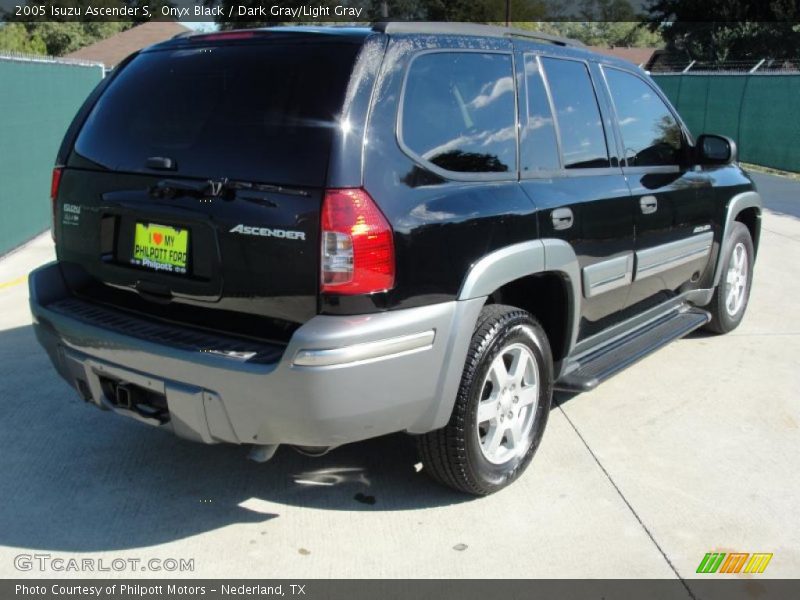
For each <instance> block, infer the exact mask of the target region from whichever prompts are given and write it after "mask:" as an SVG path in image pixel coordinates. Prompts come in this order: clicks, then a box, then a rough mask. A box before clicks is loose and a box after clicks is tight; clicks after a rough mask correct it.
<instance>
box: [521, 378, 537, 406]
mask: <svg viewBox="0 0 800 600" xmlns="http://www.w3.org/2000/svg"><path fill="white" fill-rule="evenodd" d="M517 397H518V398H519V403H518V405H519V406H528V405H529V404H533V403H534V402H536V399H537V398H538V397H539V386H538V385H536V384H535V383H534V384H533V385H526V386H525V387H524V388H522V389H521V390H520V391H519V392H518V393H517Z"/></svg>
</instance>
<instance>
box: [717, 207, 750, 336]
mask: <svg viewBox="0 0 800 600" xmlns="http://www.w3.org/2000/svg"><path fill="white" fill-rule="evenodd" d="M753 256H754V252H753V240H752V239H751V238H750V231H749V230H748V229H747V227H745V226H744V225H743V224H742V223H738V222H736V223H733V228H732V230H731V237H730V240H729V243H728V245H727V253H726V255H725V256H724V258H723V261H722V266H721V268H722V278H721V279H720V282H719V285H718V286H717V289H716V290H714V296H713V298H712V299H711V303H710V304H709V305H708V307H707V308H708V310H709V312H710V313H711V321H710V322H709V324H708V325H706V329H708V330H709V331H713V332H714V333H728V332H729V331H733V330H734V329H736V328H737V327H738V326H739V323H741V322H742V318H744V313H745V310H746V309H747V302H748V301H749V299H750V286H751V284H752V282H753Z"/></svg>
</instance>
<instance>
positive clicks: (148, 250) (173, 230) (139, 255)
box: [131, 223, 189, 274]
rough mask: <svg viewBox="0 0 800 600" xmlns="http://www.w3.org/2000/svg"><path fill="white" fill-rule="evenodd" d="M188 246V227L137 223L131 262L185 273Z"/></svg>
mask: <svg viewBox="0 0 800 600" xmlns="http://www.w3.org/2000/svg"><path fill="white" fill-rule="evenodd" d="M188 248H189V230H188V229H179V228H177V227H170V226H168V225H156V224H155V223H136V232H135V235H134V239H133V256H132V257H131V262H132V263H133V264H135V265H139V266H142V267H147V268H148V269H154V270H156V271H167V272H169V273H180V274H185V273H186V267H187V264H188V260H187V250H188Z"/></svg>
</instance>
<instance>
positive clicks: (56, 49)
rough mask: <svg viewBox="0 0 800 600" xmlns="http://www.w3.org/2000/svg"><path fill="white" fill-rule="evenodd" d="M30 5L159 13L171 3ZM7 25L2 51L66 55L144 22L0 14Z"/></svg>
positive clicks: (107, 0) (110, 0)
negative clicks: (146, 9) (139, 8)
mask: <svg viewBox="0 0 800 600" xmlns="http://www.w3.org/2000/svg"><path fill="white" fill-rule="evenodd" d="M27 4H29V5H31V6H33V5H37V6H64V7H66V6H69V7H81V8H83V9H84V10H85V8H86V7H87V6H92V7H94V8H99V7H119V6H123V5H126V4H127V5H129V6H138V5H143V4H147V5H149V7H150V9H151V11H153V10H156V7H158V10H159V11H160V7H161V6H162V5H164V4H171V3H170V2H168V1H167V0H155V1H146V0H29V1H28V2H27ZM0 17H2V18H4V19H5V20H6V21H7V23H6V25H4V26H0V49H1V50H6V51H12V52H23V53H27V54H50V55H52V56H62V55H64V54H68V53H69V52H74V51H75V50H78V49H79V48H82V47H84V46H88V45H89V44H93V43H94V42H97V41H100V40H103V39H105V38H107V37H110V36H112V35H115V34H117V33H119V32H121V31H125V30H126V29H129V28H131V27H133V26H134V25H136V24H137V21H138V22H140V21H142V20H143V19H141V18H139V19H137V20H128V21H120V20H117V19H116V18H111V17H109V18H108V20H96V21H87V20H83V21H78V20H75V21H69V20H65V19H63V18H61V19H56V20H52V17H48V18H47V20H45V19H40V20H30V17H27V19H29V20H25V19H26V18H25V17H19V18H17V17H15V16H14V15H13V14H9V13H5V14H0Z"/></svg>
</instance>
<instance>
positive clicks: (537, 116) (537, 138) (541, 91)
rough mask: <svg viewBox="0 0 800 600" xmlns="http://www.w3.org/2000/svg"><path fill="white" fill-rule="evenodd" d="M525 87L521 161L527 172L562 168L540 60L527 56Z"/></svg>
mask: <svg viewBox="0 0 800 600" xmlns="http://www.w3.org/2000/svg"><path fill="white" fill-rule="evenodd" d="M525 90H526V92H527V96H528V101H527V107H526V108H527V110H526V112H525V119H524V122H523V128H522V132H521V137H520V143H519V145H520V161H521V165H522V170H523V172H525V171H527V172H532V171H533V172H535V171H544V170H552V169H558V168H560V167H561V164H560V161H559V159H558V139H557V137H556V128H555V124H554V122H553V113H552V111H551V110H550V101H549V100H548V98H547V91H546V90H545V88H544V82H543V81H542V73H541V70H540V69H539V61H538V60H536V57H535V56H531V55H530V54H526V55H525Z"/></svg>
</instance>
